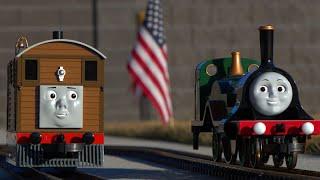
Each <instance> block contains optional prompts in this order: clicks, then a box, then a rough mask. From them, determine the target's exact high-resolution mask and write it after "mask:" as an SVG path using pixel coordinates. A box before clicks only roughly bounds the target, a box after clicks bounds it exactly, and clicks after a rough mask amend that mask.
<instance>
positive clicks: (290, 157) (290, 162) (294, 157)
mask: <svg viewBox="0 0 320 180" xmlns="http://www.w3.org/2000/svg"><path fill="white" fill-rule="evenodd" d="M297 161H298V153H297V152H291V153H290V154H286V165H287V168H288V169H293V168H295V167H296V165H297Z"/></svg>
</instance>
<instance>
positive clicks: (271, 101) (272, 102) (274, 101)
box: [267, 100, 279, 106]
mask: <svg viewBox="0 0 320 180" xmlns="http://www.w3.org/2000/svg"><path fill="white" fill-rule="evenodd" d="M267 104H269V105H272V106H274V105H277V104H279V101H278V100H267Z"/></svg>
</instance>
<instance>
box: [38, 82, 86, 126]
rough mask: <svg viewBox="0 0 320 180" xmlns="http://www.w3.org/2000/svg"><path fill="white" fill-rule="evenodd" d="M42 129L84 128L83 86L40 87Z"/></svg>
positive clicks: (40, 124)
mask: <svg viewBox="0 0 320 180" xmlns="http://www.w3.org/2000/svg"><path fill="white" fill-rule="evenodd" d="M39 119H40V120H39V121H40V122H39V126H40V128H82V126H83V87H82V86H54V85H53V86H48V85H41V86H40V118H39Z"/></svg>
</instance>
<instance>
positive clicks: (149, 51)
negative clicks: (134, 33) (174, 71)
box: [138, 33, 169, 83]
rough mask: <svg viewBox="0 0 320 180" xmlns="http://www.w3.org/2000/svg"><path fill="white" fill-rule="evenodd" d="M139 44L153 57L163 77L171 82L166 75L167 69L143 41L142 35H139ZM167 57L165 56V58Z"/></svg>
mask: <svg viewBox="0 0 320 180" xmlns="http://www.w3.org/2000/svg"><path fill="white" fill-rule="evenodd" d="M138 43H139V44H140V45H142V47H143V48H144V50H145V51H146V52H147V53H148V54H149V56H150V57H151V59H152V60H153V62H154V63H155V64H156V65H157V66H158V68H159V69H160V71H161V72H162V74H163V76H164V77H165V80H166V82H167V83H168V82H169V79H168V77H167V76H166V75H165V74H166V70H165V67H163V66H162V65H161V64H160V62H159V59H158V58H157V56H156V55H155V54H154V53H153V51H152V50H151V49H150V47H149V46H148V45H147V43H146V41H145V40H144V39H143V35H141V33H139V34H138ZM159 50H160V51H161V48H159ZM164 57H165V56H164Z"/></svg>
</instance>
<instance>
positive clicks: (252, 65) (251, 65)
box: [248, 64, 259, 72]
mask: <svg viewBox="0 0 320 180" xmlns="http://www.w3.org/2000/svg"><path fill="white" fill-rule="evenodd" d="M252 68H255V70H252ZM258 68H259V65H258V64H250V65H249V66H248V72H253V71H256V70H257V69H258Z"/></svg>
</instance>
